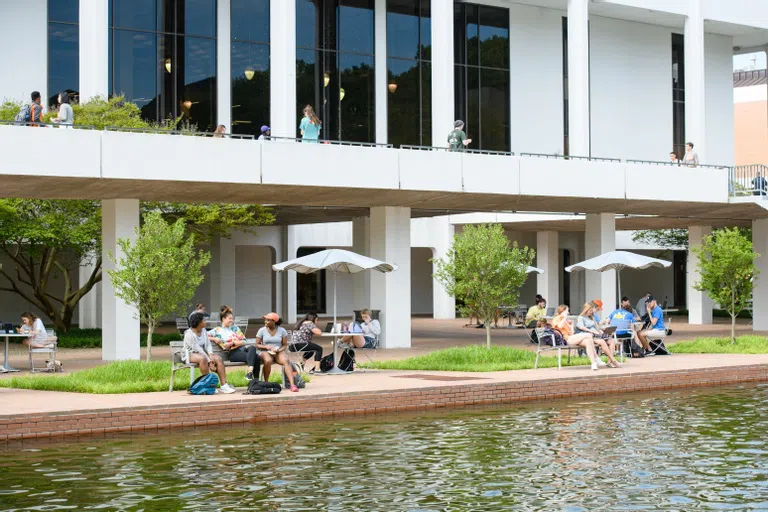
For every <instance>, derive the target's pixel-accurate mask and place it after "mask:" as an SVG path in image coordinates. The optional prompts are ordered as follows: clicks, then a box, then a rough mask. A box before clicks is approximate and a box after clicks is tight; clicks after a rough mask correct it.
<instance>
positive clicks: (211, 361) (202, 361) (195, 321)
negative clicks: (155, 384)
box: [182, 313, 235, 393]
mask: <svg viewBox="0 0 768 512" xmlns="http://www.w3.org/2000/svg"><path fill="white" fill-rule="evenodd" d="M184 348H186V349H187V350H186V351H187V352H188V353H189V360H185V361H184V362H185V363H197V365H198V366H200V373H202V374H203V375H207V374H208V372H210V371H214V372H216V374H217V375H218V376H219V382H221V388H219V391H221V392H222V393H234V392H235V388H233V387H232V386H230V385H229V384H227V370H226V368H225V367H224V360H223V359H222V358H221V356H220V355H219V354H214V353H213V348H212V347H211V340H209V339H208V333H207V332H206V330H205V319H204V318H203V314H202V313H192V314H191V315H189V329H187V330H186V332H185V333H184ZM182 357H185V355H182Z"/></svg>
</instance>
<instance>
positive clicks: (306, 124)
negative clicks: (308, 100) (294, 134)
mask: <svg viewBox="0 0 768 512" xmlns="http://www.w3.org/2000/svg"><path fill="white" fill-rule="evenodd" d="M321 129H322V123H321V122H320V119H319V118H318V117H317V115H315V111H314V109H313V108H312V105H307V106H306V107H304V117H303V118H302V120H301V124H299V131H301V139H302V140H301V141H302V142H309V143H317V139H318V138H319V137H320V130H321Z"/></svg>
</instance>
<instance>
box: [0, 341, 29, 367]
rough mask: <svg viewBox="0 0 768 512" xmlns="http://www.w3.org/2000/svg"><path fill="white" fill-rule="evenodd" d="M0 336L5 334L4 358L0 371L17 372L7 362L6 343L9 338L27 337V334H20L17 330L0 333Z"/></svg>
mask: <svg viewBox="0 0 768 512" xmlns="http://www.w3.org/2000/svg"><path fill="white" fill-rule="evenodd" d="M0 336H5V359H3V365H2V366H0V372H18V371H19V370H17V369H16V368H14V367H12V366H11V365H10V363H8V343H9V342H10V338H29V334H21V333H18V332H10V333H9V332H7V333H0Z"/></svg>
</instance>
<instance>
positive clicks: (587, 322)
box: [576, 302, 621, 368]
mask: <svg viewBox="0 0 768 512" xmlns="http://www.w3.org/2000/svg"><path fill="white" fill-rule="evenodd" d="M594 315H595V307H594V305H593V304H592V303H591V302H587V303H586V304H584V307H582V308H581V313H580V314H579V318H578V320H577V321H576V331H577V332H580V333H586V334H590V335H592V336H593V337H594V342H595V344H596V345H599V346H600V348H601V349H602V350H603V353H604V354H605V355H606V356H608V366H610V367H611V368H619V367H621V364H619V362H618V361H617V360H616V359H615V358H614V357H613V353H614V349H615V343H614V341H613V338H609V339H607V340H606V339H603V330H602V329H601V328H600V326H599V325H598V323H597V321H596V320H595V316H594ZM595 362H596V363H597V365H598V366H605V363H603V361H602V360H601V359H599V358H598V360H597V361H595Z"/></svg>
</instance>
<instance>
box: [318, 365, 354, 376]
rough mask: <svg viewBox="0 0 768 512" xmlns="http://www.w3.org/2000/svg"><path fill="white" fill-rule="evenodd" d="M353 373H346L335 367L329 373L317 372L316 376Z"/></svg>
mask: <svg viewBox="0 0 768 512" xmlns="http://www.w3.org/2000/svg"><path fill="white" fill-rule="evenodd" d="M350 373H352V372H345V371H344V370H341V369H339V368H336V367H333V368H331V369H330V370H328V371H327V372H315V373H314V375H347V374H350Z"/></svg>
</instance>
